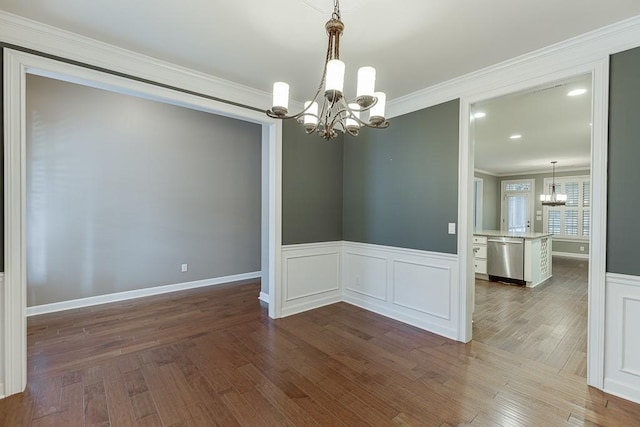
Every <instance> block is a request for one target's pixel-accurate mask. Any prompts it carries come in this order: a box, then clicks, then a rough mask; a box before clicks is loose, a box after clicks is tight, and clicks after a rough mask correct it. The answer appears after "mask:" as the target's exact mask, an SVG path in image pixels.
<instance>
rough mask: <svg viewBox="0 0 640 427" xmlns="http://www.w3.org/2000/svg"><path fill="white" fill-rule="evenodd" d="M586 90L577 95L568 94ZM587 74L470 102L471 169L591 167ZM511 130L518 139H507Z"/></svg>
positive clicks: (507, 170)
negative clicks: (473, 148) (471, 107)
mask: <svg viewBox="0 0 640 427" xmlns="http://www.w3.org/2000/svg"><path fill="white" fill-rule="evenodd" d="M575 89H586V92H585V93H583V94H581V95H578V96H568V95H567V94H568V93H569V92H570V91H572V90H575ZM591 99H592V93H591V76H589V75H587V76H582V77H576V78H573V79H569V80H565V81H562V82H556V83H553V84H549V85H546V86H544V87H538V88H535V89H532V90H530V91H527V92H526V93H518V94H513V95H507V96H502V97H499V98H495V99H492V100H489V101H485V102H481V103H478V104H475V105H474V106H473V109H472V117H474V115H476V116H477V113H479V112H481V113H484V114H486V115H485V116H484V117H480V118H475V117H474V118H473V136H474V147H475V150H474V151H475V168H476V169H477V170H481V171H486V172H490V173H492V174H494V175H514V174H521V173H525V172H547V173H548V172H551V164H550V162H551V161H555V160H557V161H558V165H557V169H558V170H562V169H565V170H567V169H568V170H576V169H589V168H590V155H591ZM513 135H521V138H518V139H511V136H513Z"/></svg>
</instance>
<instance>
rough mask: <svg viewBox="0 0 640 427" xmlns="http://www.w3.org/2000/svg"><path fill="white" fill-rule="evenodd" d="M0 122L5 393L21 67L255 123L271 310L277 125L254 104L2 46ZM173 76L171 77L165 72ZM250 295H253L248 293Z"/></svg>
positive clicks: (20, 305)
mask: <svg viewBox="0 0 640 427" xmlns="http://www.w3.org/2000/svg"><path fill="white" fill-rule="evenodd" d="M3 65H4V88H5V92H4V97H5V104H4V105H5V110H4V123H5V129H6V133H5V136H6V138H5V159H4V161H5V178H6V182H5V188H6V189H7V191H6V193H5V224H6V228H5V248H6V250H5V282H4V286H5V292H4V294H5V298H4V304H3V305H4V307H3V308H4V310H3V317H4V318H3V320H4V331H3V332H4V335H3V336H2V339H3V341H4V367H5V371H4V374H5V378H4V386H5V387H4V388H5V394H6V395H7V396H9V395H12V394H16V393H20V392H22V391H23V390H24V389H25V387H26V382H27V346H26V341H27V339H26V338H27V337H26V323H27V322H26V312H27V310H26V306H27V298H26V282H27V280H26V279H27V278H26V275H27V273H26V265H27V263H26V253H27V251H26V209H25V207H26V191H25V189H26V182H25V135H26V128H25V127H26V123H25V108H26V106H25V104H26V100H25V81H26V75H27V74H35V75H39V76H42V77H49V78H53V79H58V80H63V81H66V82H69V83H78V84H81V85H85V86H91V87H94V88H98V89H106V90H110V91H114V92H119V93H123V94H129V95H135V96H138V97H140V98H145V99H148V100H153V101H160V102H163V103H167V104H172V105H175V106H181V107H187V108H190V109H193V110H198V111H201V112H206V113H213V114H217V115H221V116H226V117H231V118H236V119H239V120H243V121H247V122H252V123H256V124H259V125H260V126H261V144H262V147H261V156H262V157H261V161H262V176H261V179H262V185H261V212H262V220H261V240H262V244H261V270H262V271H261V278H262V281H263V283H266V288H267V289H268V296H267V297H266V298H267V299H268V302H269V316H270V317H272V318H275V317H278V316H279V307H278V304H277V298H276V294H277V293H278V290H277V289H276V288H277V283H279V281H278V278H279V274H280V273H279V271H278V265H279V257H280V255H279V253H280V244H281V240H280V237H279V236H280V235H281V233H280V226H281V218H280V215H281V214H280V210H279V208H278V206H279V200H280V198H281V196H280V188H281V182H280V179H281V178H280V174H279V173H278V171H277V169H278V168H279V167H280V166H279V165H280V156H281V153H280V150H279V149H278V147H279V146H280V144H281V125H280V124H279V123H278V122H276V121H275V120H273V119H269V118H267V117H266V116H264V114H263V113H262V112H260V111H254V110H250V109H246V108H243V107H239V106H237V105H231V104H226V103H221V102H218V101H215V100H212V99H209V98H208V97H207V96H196V95H193V94H191V93H185V92H182V91H180V90H175V89H171V88H168V87H165V86H156V85H153V84H148V83H143V82H140V81H136V80H133V79H129V78H124V77H120V76H116V75H112V74H108V73H104V72H100V71H96V70H92V69H88V68H84V67H80V66H77V65H72V64H68V63H64V62H60V61H57V60H53V59H49V58H44V57H40V56H37V55H34V54H31V53H25V52H19V51H14V50H10V49H5V51H4V64H3ZM171 78H174V79H175V76H173V77H168V79H169V80H171ZM257 297H258V295H256V298H257Z"/></svg>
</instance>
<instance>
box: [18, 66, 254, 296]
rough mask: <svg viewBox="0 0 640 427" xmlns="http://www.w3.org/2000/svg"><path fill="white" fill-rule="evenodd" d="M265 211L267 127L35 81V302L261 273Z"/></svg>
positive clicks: (30, 216) (30, 239) (30, 248)
mask: <svg viewBox="0 0 640 427" xmlns="http://www.w3.org/2000/svg"><path fill="white" fill-rule="evenodd" d="M260 215H261V127H260V126H259V125H255V124H249V123H245V122H241V121H238V120H233V119H229V118H225V117H220V116H215V115H212V114H207V113H203V112H199V111H194V110H189V109H186V108H182V107H176V106H172V105H167V104H162V103H158V102H153V101H149V100H144V99H140V98H135V97H131V96H127V95H122V94H116V93H112V92H107V91H103V90H98V89H93V88H88V87H85V86H80V85H75V84H70V83H65V82H60V81H57V80H52V79H47V78H43V77H37V76H28V78H27V260H28V261H27V262H28V264H27V281H28V286H27V290H28V305H29V306H33V305H40V304H46V303H52V302H57V301H64V300H70V299H74V298H82V297H89V296H95V295H102V294H108V293H113V292H121V291H128V290H132V289H140V288H147V287H153V286H158V285H166V284H173V283H181V282H188V281H194V280H201V279H207V278H214V277H222V276H227V275H234V274H240V273H247V272H255V271H259V270H260V220H261V218H260ZM182 263H188V265H189V271H188V272H186V273H181V272H180V265H181V264H182Z"/></svg>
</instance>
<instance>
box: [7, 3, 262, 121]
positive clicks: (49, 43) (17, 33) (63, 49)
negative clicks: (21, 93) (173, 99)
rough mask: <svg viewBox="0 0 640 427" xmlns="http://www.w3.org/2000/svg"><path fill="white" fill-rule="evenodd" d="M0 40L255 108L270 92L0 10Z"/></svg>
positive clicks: (259, 105)
mask: <svg viewBox="0 0 640 427" xmlns="http://www.w3.org/2000/svg"><path fill="white" fill-rule="evenodd" d="M0 41H2V42H3V43H5V44H8V45H14V46H19V47H21V48H26V49H30V50H33V51H36V52H40V53H43V54H47V55H52V56H55V57H59V58H64V59H65V60H71V61H76V62H78V63H81V64H84V65H87V66H89V67H94V68H98V69H105V70H110V71H113V72H116V73H122V74H124V75H127V76H135V77H136V78H139V79H143V80H147V81H149V82H154V83H160V84H163V85H168V86H172V87H176V88H180V89H184V90H188V91H193V92H195V93H200V94H204V95H208V96H212V97H215V98H219V99H222V100H227V101H231V102H234V103H238V104H243V105H247V106H251V107H255V108H260V109H265V108H268V107H265V106H270V103H271V94H269V93H267V92H264V91H260V90H257V89H254V88H251V87H249V86H244V85H241V84H238V83H235V82H232V81H229V80H224V79H221V78H218V77H215V76H212V75H209V74H205V73H201V72H198V71H195V70H192V69H189V68H186V67H181V66H179V65H175V64H172V63H169V62H166V61H161V60H159V59H156V58H153V57H150V56H147V55H142V54H140V53H136V52H133V51H130V50H127V49H123V48H120V47H117V46H114V45H111V44H108V43H104V42H100V41H98V40H94V39H91V38H88V37H85V36H81V35H79V34H75V33H72V32H69V31H65V30H62V29H60V28H56V27H53V26H50V25H46V24H43V23H40V22H37V21H33V20H31V19H27V18H23V17H21V16H18V15H14V14H11V13H8V12H4V11H0Z"/></svg>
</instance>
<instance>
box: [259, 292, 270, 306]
mask: <svg viewBox="0 0 640 427" xmlns="http://www.w3.org/2000/svg"><path fill="white" fill-rule="evenodd" d="M258 299H259V300H260V301H262V302H264V303H266V304H269V294H268V293H266V292H260V296H259V297H258Z"/></svg>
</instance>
